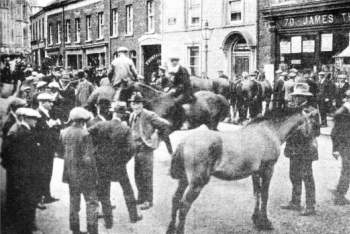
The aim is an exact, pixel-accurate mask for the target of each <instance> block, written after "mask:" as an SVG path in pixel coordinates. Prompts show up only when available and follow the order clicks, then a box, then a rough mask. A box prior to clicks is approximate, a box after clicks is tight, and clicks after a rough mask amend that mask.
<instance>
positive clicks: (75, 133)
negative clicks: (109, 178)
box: [58, 125, 97, 187]
mask: <svg viewBox="0 0 350 234" xmlns="http://www.w3.org/2000/svg"><path fill="white" fill-rule="evenodd" d="M58 155H59V157H61V158H63V159H64V169H63V182H64V183H68V184H69V185H70V186H73V187H75V186H77V187H81V186H95V185H96V184H97V169H96V162H95V158H94V148H93V145H92V140H91V136H90V134H89V132H88V131H87V130H85V129H83V128H80V127H77V126H74V125H72V126H70V127H68V128H66V129H64V130H62V131H61V134H60V137H59V150H58Z"/></svg>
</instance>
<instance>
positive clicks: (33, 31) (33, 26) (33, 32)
mask: <svg viewBox="0 0 350 234" xmlns="http://www.w3.org/2000/svg"><path fill="white" fill-rule="evenodd" d="M32 41H35V24H34V23H33V24H32Z"/></svg>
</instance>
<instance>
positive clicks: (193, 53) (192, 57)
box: [188, 46, 200, 76]
mask: <svg viewBox="0 0 350 234" xmlns="http://www.w3.org/2000/svg"><path fill="white" fill-rule="evenodd" d="M188 61H189V66H188V67H189V68H190V73H191V75H193V76H200V74H199V47H198V46H193V47H189V48H188Z"/></svg>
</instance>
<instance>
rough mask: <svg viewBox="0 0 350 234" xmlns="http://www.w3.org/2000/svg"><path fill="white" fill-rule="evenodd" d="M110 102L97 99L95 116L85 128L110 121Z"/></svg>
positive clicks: (100, 98) (101, 98)
mask: <svg viewBox="0 0 350 234" xmlns="http://www.w3.org/2000/svg"><path fill="white" fill-rule="evenodd" d="M110 107H111V101H110V100H108V99H105V98H103V97H102V96H101V97H98V99H97V104H96V112H97V113H96V116H95V117H94V118H93V119H91V120H90V121H89V122H88V123H87V127H91V126H93V125H95V124H97V123H99V122H106V121H108V120H110V119H111V117H112V115H111V113H110V111H109V108H110Z"/></svg>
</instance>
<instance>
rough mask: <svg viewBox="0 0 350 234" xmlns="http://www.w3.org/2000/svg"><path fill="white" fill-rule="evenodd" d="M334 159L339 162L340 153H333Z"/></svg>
mask: <svg viewBox="0 0 350 234" xmlns="http://www.w3.org/2000/svg"><path fill="white" fill-rule="evenodd" d="M333 157H334V158H335V159H336V160H338V158H339V157H340V153H339V152H338V151H335V152H333Z"/></svg>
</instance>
